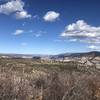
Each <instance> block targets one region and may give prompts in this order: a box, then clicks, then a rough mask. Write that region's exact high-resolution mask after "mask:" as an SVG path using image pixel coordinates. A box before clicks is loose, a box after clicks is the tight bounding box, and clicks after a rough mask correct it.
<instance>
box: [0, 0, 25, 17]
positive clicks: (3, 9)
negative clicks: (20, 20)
mask: <svg viewBox="0 0 100 100" xmlns="http://www.w3.org/2000/svg"><path fill="white" fill-rule="evenodd" d="M23 7H24V2H22V1H21V0H14V1H9V2H7V3H5V4H2V5H0V13H3V14H6V15H9V14H11V13H13V12H16V11H23Z"/></svg>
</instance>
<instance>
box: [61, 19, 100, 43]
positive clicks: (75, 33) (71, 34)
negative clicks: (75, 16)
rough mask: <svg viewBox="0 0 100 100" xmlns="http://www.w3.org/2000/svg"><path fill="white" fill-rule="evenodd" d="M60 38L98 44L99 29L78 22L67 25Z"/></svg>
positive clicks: (83, 22) (99, 40)
mask: <svg viewBox="0 0 100 100" xmlns="http://www.w3.org/2000/svg"><path fill="white" fill-rule="evenodd" d="M61 36H62V37H65V38H67V39H69V40H70V39H74V40H78V41H80V42H87V43H92V44H94V43H95V44H98V43H100V27H95V26H91V25H89V24H87V23H86V22H85V21H84V20H78V21H77V22H76V23H72V24H70V25H67V26H66V27H65V30H64V31H63V32H62V33H61Z"/></svg>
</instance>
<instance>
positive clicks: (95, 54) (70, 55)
mask: <svg viewBox="0 0 100 100" xmlns="http://www.w3.org/2000/svg"><path fill="white" fill-rule="evenodd" d="M83 56H95V57H97V56H99V57H100V52H99V51H91V52H83V53H63V54H58V55H55V56H52V58H56V59H57V58H64V57H83Z"/></svg>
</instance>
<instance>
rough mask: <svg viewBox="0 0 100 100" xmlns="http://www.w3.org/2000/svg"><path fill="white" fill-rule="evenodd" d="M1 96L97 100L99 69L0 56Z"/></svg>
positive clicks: (99, 97)
mask: <svg viewBox="0 0 100 100" xmlns="http://www.w3.org/2000/svg"><path fill="white" fill-rule="evenodd" d="M83 67H84V66H83ZM0 100H100V73H99V71H96V70H93V71H92V70H91V71H88V70H84V71H83V70H81V69H78V67H77V64H73V63H70V64H65V63H59V64H57V63H53V64H51V63H50V64H49V63H41V62H35V61H34V60H32V59H28V60H27V59H0Z"/></svg>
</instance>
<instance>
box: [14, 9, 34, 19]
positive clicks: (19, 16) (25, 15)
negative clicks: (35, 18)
mask: <svg viewBox="0 0 100 100" xmlns="http://www.w3.org/2000/svg"><path fill="white" fill-rule="evenodd" d="M15 17H16V18H17V19H24V18H31V17H32V16H31V15H30V14H28V13H27V11H21V12H16V14H15Z"/></svg>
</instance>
